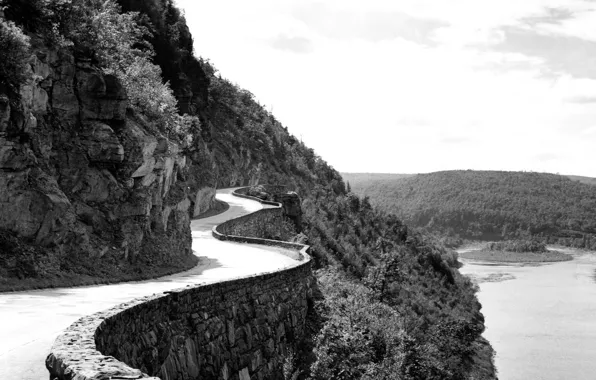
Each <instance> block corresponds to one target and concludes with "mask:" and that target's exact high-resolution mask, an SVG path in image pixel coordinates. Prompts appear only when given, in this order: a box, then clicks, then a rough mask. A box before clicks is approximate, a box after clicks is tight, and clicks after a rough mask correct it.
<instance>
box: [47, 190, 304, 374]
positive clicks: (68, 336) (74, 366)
mask: <svg viewBox="0 0 596 380" xmlns="http://www.w3.org/2000/svg"><path fill="white" fill-rule="evenodd" d="M246 189H248V188H246V187H245V188H239V189H236V190H235V191H233V192H232V194H233V195H234V196H237V197H240V198H246V199H251V200H254V201H257V202H260V203H262V204H265V205H271V206H275V209H281V207H282V205H281V203H278V202H270V201H265V200H262V199H259V198H256V197H252V196H249V195H246V194H242V193H241V192H239V191H242V190H244V191H246ZM267 210H270V209H261V210H257V211H255V212H253V213H251V214H248V215H243V216H240V217H237V218H234V219H230V220H229V221H226V222H224V223H221V224H219V225H217V226H215V227H213V229H212V234H213V237H215V238H216V239H218V240H222V241H234V242H242V243H252V244H260V245H268V246H277V247H281V248H287V249H295V250H297V251H299V260H298V261H300V263H299V264H298V265H295V266H292V267H289V268H284V269H282V270H279V271H273V272H263V273H258V274H254V275H249V276H244V277H238V278H232V279H229V280H225V281H220V282H214V283H209V284H196V285H187V286H186V287H184V288H178V289H173V290H168V291H164V292H161V293H156V294H153V295H150V296H145V297H140V298H136V299H133V300H131V301H128V302H125V303H122V304H119V305H117V306H114V307H112V308H110V309H107V310H104V311H101V312H98V313H95V314H91V315H88V316H85V317H82V318H80V319H79V320H77V321H76V322H74V323H73V324H72V325H70V326H69V327H68V328H67V329H66V330H64V331H63V332H62V333H61V334H60V335H59V336H58V337H57V338H56V340H55V342H54V344H53V345H52V348H51V350H50V354H49V355H48V357H47V358H46V368H47V369H48V371H49V372H50V380H130V379H144V380H160V378H158V377H151V376H148V375H147V374H145V373H143V372H142V371H140V370H138V369H135V368H132V367H130V366H128V365H127V364H125V363H123V362H120V361H119V360H117V359H116V358H114V357H113V356H108V355H103V354H102V353H101V352H99V351H98V350H97V347H96V343H95V336H96V334H97V333H98V332H101V330H102V328H103V326H104V324H105V321H106V320H108V319H112V318H117V317H118V315H119V314H120V313H122V312H124V311H127V310H131V309H134V308H135V307H137V306H139V305H141V304H144V303H148V302H154V301H156V300H158V299H160V298H167V297H179V296H180V295H182V294H184V293H187V292H189V291H192V290H194V289H197V288H202V290H205V289H207V290H208V289H209V288H218V287H222V286H226V285H230V284H236V285H238V284H243V283H247V284H248V283H250V282H252V281H255V280H265V279H267V278H270V277H274V276H279V275H282V274H287V273H291V272H294V271H298V270H301V269H302V268H304V267H306V266H310V265H311V257H310V255H309V254H308V249H309V248H310V247H309V246H308V245H305V244H299V243H291V242H287V241H280V240H271V239H260V238H253V237H246V236H235V235H226V234H224V233H222V232H220V231H218V227H219V226H223V225H225V224H226V223H228V222H231V221H233V220H237V219H241V218H244V217H247V216H250V215H254V214H256V213H259V212H268V211H267Z"/></svg>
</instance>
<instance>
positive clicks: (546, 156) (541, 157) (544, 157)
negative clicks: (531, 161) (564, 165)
mask: <svg viewBox="0 0 596 380" xmlns="http://www.w3.org/2000/svg"><path fill="white" fill-rule="evenodd" d="M534 158H536V159H537V160H538V161H541V162H545V161H554V160H557V159H559V156H558V155H556V154H554V153H540V154H537V155H535V156H534Z"/></svg>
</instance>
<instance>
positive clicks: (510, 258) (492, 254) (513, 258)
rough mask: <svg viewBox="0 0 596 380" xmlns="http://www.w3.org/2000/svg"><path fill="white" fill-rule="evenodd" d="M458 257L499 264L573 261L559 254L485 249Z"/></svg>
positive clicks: (570, 257)
mask: <svg viewBox="0 0 596 380" xmlns="http://www.w3.org/2000/svg"><path fill="white" fill-rule="evenodd" d="M459 257H461V258H463V259H468V260H479V261H490V262H499V263H554V262H560V261H569V260H573V256H571V255H569V254H567V253H563V252H559V251H547V252H508V251H490V250H485V249H478V250H470V251H465V252H460V253H459Z"/></svg>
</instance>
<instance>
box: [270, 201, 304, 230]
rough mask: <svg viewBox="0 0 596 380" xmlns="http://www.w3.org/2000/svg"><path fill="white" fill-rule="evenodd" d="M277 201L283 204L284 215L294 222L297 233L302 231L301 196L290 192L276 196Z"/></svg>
mask: <svg viewBox="0 0 596 380" xmlns="http://www.w3.org/2000/svg"><path fill="white" fill-rule="evenodd" d="M275 201H276V202H279V203H281V204H282V207H283V210H284V215H285V216H287V217H288V218H290V219H291V220H292V221H293V222H294V224H295V226H296V229H297V231H298V232H300V231H302V207H301V204H302V201H301V200H300V196H299V195H298V194H297V193H295V192H293V191H289V192H287V193H282V194H276V195H275Z"/></svg>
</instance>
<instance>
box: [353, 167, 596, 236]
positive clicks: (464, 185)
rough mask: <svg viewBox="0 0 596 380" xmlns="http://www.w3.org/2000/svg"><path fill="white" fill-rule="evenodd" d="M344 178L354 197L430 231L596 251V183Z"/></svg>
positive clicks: (512, 176)
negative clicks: (528, 240)
mask: <svg viewBox="0 0 596 380" xmlns="http://www.w3.org/2000/svg"><path fill="white" fill-rule="evenodd" d="M342 176H343V177H344V179H345V180H346V181H347V182H349V183H350V186H351V190H352V191H353V192H354V193H356V194H359V195H366V196H368V197H369V198H370V201H371V202H372V203H373V204H374V205H376V206H379V207H381V208H383V209H384V210H386V211H389V212H392V213H395V214H397V215H398V216H399V217H401V218H403V219H404V220H405V221H406V222H407V223H408V224H411V225H414V226H417V227H420V228H423V229H426V230H429V231H434V232H440V233H442V234H447V235H451V236H457V235H459V236H460V237H465V238H478V239H496V240H499V239H503V238H514V237H517V236H522V235H523V236H527V235H531V236H535V237H541V238H544V239H547V240H548V241H549V242H553V243H554V242H557V243H561V244H565V245H571V246H577V247H586V248H595V247H596V188H594V185H596V179H595V178H590V177H580V176H564V175H557V174H549V173H533V172H505V171H472V170H466V171H463V170H458V171H443V172H435V173H428V174H417V175H403V174H397V175H389V174H382V175H375V174H366V175H364V174H362V173H358V174H351V173H342Z"/></svg>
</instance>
